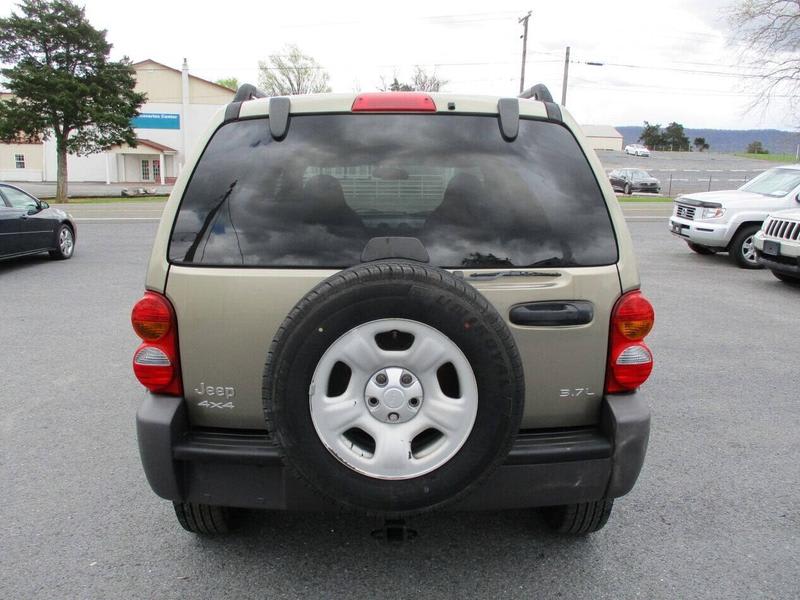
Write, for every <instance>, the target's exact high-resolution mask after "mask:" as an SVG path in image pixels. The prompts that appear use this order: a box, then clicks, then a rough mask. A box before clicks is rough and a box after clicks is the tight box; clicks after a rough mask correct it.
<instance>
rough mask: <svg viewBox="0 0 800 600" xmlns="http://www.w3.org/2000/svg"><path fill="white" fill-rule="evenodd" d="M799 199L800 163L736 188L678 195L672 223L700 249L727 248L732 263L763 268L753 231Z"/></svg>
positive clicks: (672, 228)
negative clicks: (773, 214) (771, 215)
mask: <svg viewBox="0 0 800 600" xmlns="http://www.w3.org/2000/svg"><path fill="white" fill-rule="evenodd" d="M798 202H800V164H798V165H786V166H783V167H775V168H773V169H769V170H768V171H764V172H763V173H761V174H760V175H759V176H758V177H756V178H754V179H753V180H752V181H750V182H748V183H746V184H744V185H743V186H742V187H740V188H739V189H736V190H724V191H719V192H701V193H699V194H686V195H685V196H678V197H677V198H675V206H674V210H673V213H672V217H670V219H669V228H670V231H671V232H672V234H673V235H675V236H677V237H679V238H681V239H683V240H685V241H686V243H687V244H688V245H689V249H690V250H692V251H694V252H697V253H698V254H714V253H716V252H728V255H729V256H730V258H731V260H732V261H733V262H734V264H736V265H738V266H739V267H742V268H744V269H760V268H762V266H763V265H762V264H761V263H759V261H758V257H757V256H756V246H755V244H754V236H755V234H756V232H757V231H758V230H759V229H761V225H762V224H763V223H764V220H765V219H766V218H767V215H769V214H770V213H772V212H775V211H778V210H783V209H789V208H794V207H797V205H798Z"/></svg>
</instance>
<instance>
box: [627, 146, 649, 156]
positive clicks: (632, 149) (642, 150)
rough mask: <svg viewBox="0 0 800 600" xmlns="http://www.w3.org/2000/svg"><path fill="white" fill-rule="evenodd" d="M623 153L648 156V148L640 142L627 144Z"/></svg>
mask: <svg viewBox="0 0 800 600" xmlns="http://www.w3.org/2000/svg"><path fill="white" fill-rule="evenodd" d="M625 154H632V155H634V156H650V150H648V149H647V146H642V145H641V144H628V145H627V146H625Z"/></svg>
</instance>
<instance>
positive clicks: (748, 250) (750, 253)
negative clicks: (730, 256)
mask: <svg viewBox="0 0 800 600" xmlns="http://www.w3.org/2000/svg"><path fill="white" fill-rule="evenodd" d="M753 237H754V236H752V235H751V236H748V237H746V238H744V241H743V242H742V258H744V259H745V260H746V261H747V262H749V263H750V264H753V265H755V264H758V261H757V260H756V245H755V243H754V242H753Z"/></svg>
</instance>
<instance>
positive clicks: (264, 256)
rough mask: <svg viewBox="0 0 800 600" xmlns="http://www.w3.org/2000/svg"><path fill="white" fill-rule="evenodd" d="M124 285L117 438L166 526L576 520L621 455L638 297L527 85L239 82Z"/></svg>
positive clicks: (618, 224) (638, 438) (581, 177)
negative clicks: (264, 512)
mask: <svg viewBox="0 0 800 600" xmlns="http://www.w3.org/2000/svg"><path fill="white" fill-rule="evenodd" d="M146 289H147V291H146V292H145V295H144V297H143V298H142V299H141V300H140V301H139V302H138V303H137V304H136V305H135V307H134V308H133V313H132V322H133V326H134V329H135V331H136V333H137V334H138V335H139V337H140V338H141V339H142V344H141V345H140V346H139V348H138V349H137V350H136V351H135V354H134V359H133V369H134V371H135V374H136V376H137V378H138V379H139V381H140V382H141V383H142V384H143V385H144V386H145V387H146V388H147V389H148V390H149V392H150V393H149V394H148V395H147V396H146V398H145V400H144V402H143V404H142V405H141V407H140V409H139V411H138V415H137V426H138V435H139V447H140V451H141V458H142V462H143V465H144V470H145V473H146V475H147V478H148V481H149V482H150V485H151V486H152V488H153V490H154V491H155V493H156V494H158V495H159V496H161V497H163V498H166V499H168V500H171V501H172V502H173V503H174V506H175V511H176V513H177V517H178V520H179V521H180V523H181V525H182V526H183V527H184V528H186V529H187V530H189V531H192V532H196V533H205V534H208V533H219V532H223V531H226V530H227V529H228V527H229V519H230V518H231V515H232V513H233V511H232V510H231V509H236V508H255V509H273V510H275V509H287V510H328V509H336V508H337V507H339V508H341V507H346V508H349V509H354V510H357V511H363V512H367V513H371V514H379V515H384V516H387V517H392V518H402V517H404V516H407V515H411V514H416V513H420V512H424V511H429V510H434V509H440V508H454V509H477V508H482V509H486V508H492V509H501V508H521V507H544V508H545V509H546V510H545V511H544V514H545V516H546V518H547V520H548V522H549V523H550V524H551V525H553V526H554V527H555V528H557V529H559V530H561V531H565V532H571V533H587V532H590V531H595V530H597V529H600V528H601V527H602V526H603V525H604V524H605V522H606V521H607V519H608V516H609V514H610V512H611V508H612V505H613V500H614V498H617V497H619V496H622V495H624V494H626V493H627V492H628V491H629V490H630V489H631V488H632V486H633V484H634V482H635V481H636V479H637V477H638V474H639V471H640V468H641V466H642V463H643V461H644V455H645V450H646V447H647V440H648V435H649V424H650V415H649V409H648V408H647V404H646V403H645V401H644V400H643V398H642V397H641V395H638V394H632V392H633V391H634V390H636V389H637V388H638V387H639V386H640V385H641V384H642V383H643V382H644V381H645V380H646V379H647V378H648V376H649V374H650V371H651V369H652V366H653V358H652V354H651V352H650V350H649V349H648V347H647V346H646V345H645V344H644V342H643V339H644V338H645V336H646V335H647V334H648V332H649V331H650V329H651V327H652V324H653V319H654V316H653V309H652V306H651V305H650V303H649V302H648V301H647V300H646V299H645V298H644V296H643V295H642V294H641V292H640V291H639V277H638V273H637V270H636V261H635V258H634V255H633V250H632V246H631V240H630V237H629V234H628V230H627V228H626V225H625V221H624V218H623V216H622V213H621V211H620V208H619V205H618V203H617V201H616V198H615V196H614V193H613V190H612V189H611V186H610V184H609V183H608V180H607V179H606V177H605V175H604V172H603V169H602V166H601V164H600V162H599V161H598V159H597V157H596V156H595V154H594V152H593V151H592V150H591V147H590V146H589V145H588V144H587V143H586V140H585V139H584V137H583V135H582V134H581V132H580V130H579V128H578V126H577V125H576V123H575V122H574V120H573V119H572V117H571V116H570V115H569V114H568V113H567V112H566V111H564V110H563V109H562V108H560V107H559V106H558V105H556V104H554V103H553V102H552V98H551V97H550V94H549V92H547V90H546V88H544V86H536V87H535V88H532V90H531V91H530V92H528V93H526V94H524V95H523V97H521V98H497V97H480V96H465V95H455V94H442V93H440V94H423V93H367V94H359V95H348V94H324V95H314V96H299V97H290V98H285V97H282V98H263V97H261V94H260V93H258V92H257V90H255V88H253V87H252V86H243V87H242V88H241V89H240V90H239V92H238V93H237V96H236V98H235V100H234V101H233V102H232V103H231V104H230V105H228V106H227V107H226V108H225V109H224V110H222V111H221V112H220V113H219V114H218V115H217V116H216V118H215V119H214V120H213V122H212V123H211V124H210V127H209V129H208V134H207V136H206V139H205V143H204V144H203V146H202V147H201V148H199V149H198V151H197V154H196V156H195V157H194V158H192V159H191V161H190V162H189V165H188V166H187V168H185V169H184V170H183V172H182V175H181V177H180V178H179V180H178V181H177V183H176V185H175V188H174V190H173V192H172V195H171V196H170V199H169V201H168V202H167V205H166V208H165V210H164V213H163V217H162V219H161V224H160V226H159V228H158V233H157V236H156V240H155V244H154V247H153V252H152V256H151V259H150V265H149V269H148V272H147V280H146Z"/></svg>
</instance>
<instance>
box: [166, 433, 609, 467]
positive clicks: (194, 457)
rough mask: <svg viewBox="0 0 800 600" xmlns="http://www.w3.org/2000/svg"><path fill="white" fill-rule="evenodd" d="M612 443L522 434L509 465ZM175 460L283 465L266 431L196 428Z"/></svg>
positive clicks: (604, 452) (569, 456)
mask: <svg viewBox="0 0 800 600" xmlns="http://www.w3.org/2000/svg"><path fill="white" fill-rule="evenodd" d="M611 453H612V448H611V442H610V441H609V440H608V438H606V437H605V436H604V435H603V433H602V432H601V431H600V430H599V429H598V428H596V427H579V428H572V429H564V430H542V431H521V432H520V433H519V435H518V436H517V439H516V441H515V443H514V446H513V447H512V448H511V452H510V453H509V455H508V458H507V459H506V461H505V464H507V465H527V464H537V463H554V462H568V461H573V460H590V459H594V458H609V457H610V456H611ZM173 456H174V458H175V460H180V461H201V462H235V463H246V464H257V465H265V466H280V465H281V464H282V462H281V454H280V450H279V448H278V446H277V445H276V444H275V442H274V441H273V440H272V439H271V438H270V437H269V436H268V435H267V434H266V433H264V432H260V431H252V432H241V431H231V430H210V429H195V430H192V431H190V432H188V433H187V434H186V436H185V437H184V439H182V440H181V441H179V442H177V443H176V444H175V446H174V447H173Z"/></svg>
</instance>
